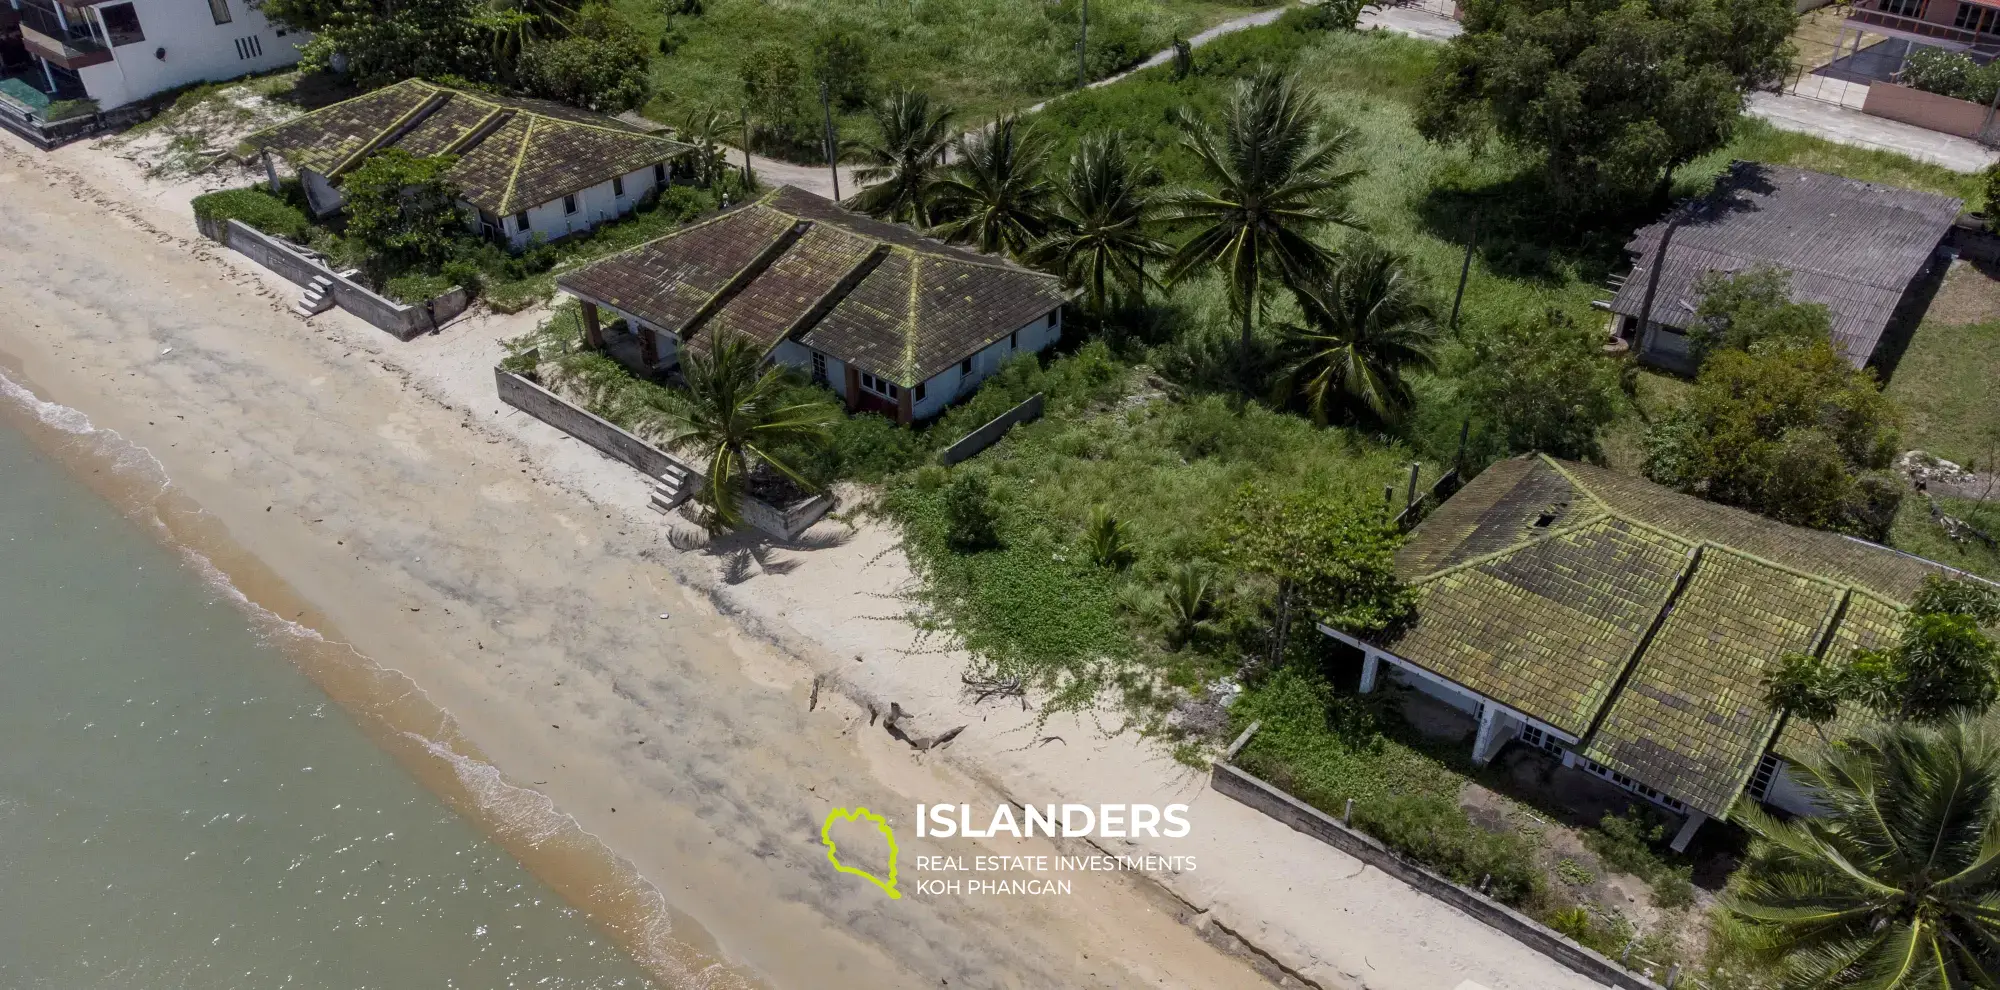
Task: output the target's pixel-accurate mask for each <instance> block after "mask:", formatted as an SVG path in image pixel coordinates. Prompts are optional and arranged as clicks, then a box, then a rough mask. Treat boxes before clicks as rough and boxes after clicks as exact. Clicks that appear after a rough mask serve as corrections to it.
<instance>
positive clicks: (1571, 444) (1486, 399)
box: [1447, 309, 1621, 461]
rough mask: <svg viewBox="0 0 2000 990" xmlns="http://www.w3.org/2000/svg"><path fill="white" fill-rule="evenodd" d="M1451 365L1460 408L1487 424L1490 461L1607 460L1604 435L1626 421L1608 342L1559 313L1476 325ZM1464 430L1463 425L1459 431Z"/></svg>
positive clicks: (1483, 440)
mask: <svg viewBox="0 0 2000 990" xmlns="http://www.w3.org/2000/svg"><path fill="white" fill-rule="evenodd" d="M1460 339H1461V343H1462V344H1463V346H1462V347H1461V348H1460V349H1459V351H1458V352H1457V353H1456V354H1455V355H1453V356H1452V358H1451V359H1450V360H1448V361H1447V366H1448V367H1449V369H1450V370H1451V372H1452V375H1451V379H1452V382H1453V383H1454V386H1453V387H1454V389H1455V391H1456V398H1457V400H1458V405H1459V406H1460V407H1461V410H1460V411H1462V412H1463V413H1464V414H1465V415H1467V416H1469V417H1471V419H1472V421H1473V422H1475V423H1477V424H1479V429H1480V431H1481V436H1480V438H1479V441H1478V442H1479V446H1480V448H1481V450H1482V451H1483V453H1484V454H1485V455H1486V456H1489V457H1504V456H1507V455H1511V454H1525V453H1533V452H1537V451H1539V452H1542V453H1547V454H1553V455H1555V456H1556V457H1565V458H1570V459H1572V460H1586V461H1595V460H1599V459H1601V458H1602V457H1603V454H1604V451H1603V448H1602V445H1601V444H1600V442H1599V433H1600V432H1601V431H1602V430H1603V429H1604V428H1605V427H1606V426H1609V425H1610V424H1611V423H1613V422H1614V421H1616V420H1617V419H1618V416H1619V412H1620V408H1621V403H1620V396H1619V393H1618V372H1617V370H1616V369H1615V368H1614V367H1613V366H1612V365H1611V364H1610V363H1608V362H1606V361H1605V360H1604V355H1603V353H1602V352H1601V350H1600V348H1599V342H1600V339H1601V338H1600V337H1599V335H1597V334H1595V333H1592V332H1591V331H1590V330H1588V329H1586V328H1584V327H1580V326H1578V325H1577V324H1576V321H1574V320H1572V319H1570V318H1569V316H1567V315H1566V314H1564V313H1563V312H1562V311H1561V310H1559V309H1550V310H1547V311H1545V312H1543V313H1542V314H1541V315H1540V316H1539V317H1537V318H1528V319H1518V320H1508V321H1506V322H1503V323H1499V324H1497V325H1492V326H1487V325H1472V326H1468V327H1466V328H1465V329H1464V330H1463V331H1461V333H1460ZM1454 425H1456V424H1454Z"/></svg>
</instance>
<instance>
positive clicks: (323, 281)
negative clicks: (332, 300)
mask: <svg viewBox="0 0 2000 990" xmlns="http://www.w3.org/2000/svg"><path fill="white" fill-rule="evenodd" d="M312 284H313V287H314V288H316V289H319V290H320V291H321V292H325V291H326V290H328V289H331V288H333V279H331V278H329V277H327V276H325V275H314V276H313V277H312Z"/></svg>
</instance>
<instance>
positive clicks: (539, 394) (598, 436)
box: [493, 367, 833, 540]
mask: <svg viewBox="0 0 2000 990" xmlns="http://www.w3.org/2000/svg"><path fill="white" fill-rule="evenodd" d="M493 385H494V388H495V389H496V390H497V391H498V392H499V393H500V401H502V402H505V403H507V404H508V405H510V406H513V407H514V408H516V409H519V410H521V411H522V412H524V413H527V414H528V415H530V416H533V417H535V418H536V419H539V420H541V421H542V422H544V423H547V424H549V425H550V426H553V427H555V428H556V429H558V430H561V431H563V432H564V433H567V434H569V435H570V436H573V437H575V438H577V439H578V440H581V441H583V442H584V443H587V444H589V445H590V446H591V447H593V448H595V449H596V450H597V452H598V453H601V454H603V455H604V456H606V457H609V458H611V459H612V460H614V461H620V462H623V463H625V464H629V465H631V466H632V467H633V468H636V469H637V470H638V471H639V473H640V474H643V475H645V476H646V477H648V478H654V479H657V478H659V477H661V476H663V475H667V474H674V475H677V476H682V477H685V478H687V479H688V481H689V483H690V484H693V485H696V486H697V487H698V486H699V485H700V483H701V480H702V474H701V472H700V471H696V470H695V469H694V468H692V467H690V466H688V464H687V463H686V462H685V461H682V460H681V459H680V458H678V457H675V456H674V455H672V454H669V453H667V452H666V451H664V450H661V449H660V448H658V447H655V446H653V445H652V444H650V443H647V442H646V441H644V440H641V439H639V438H638V437H637V436H635V435H633V434H631V433H628V432H626V431H625V430H624V429H623V428H622V427H620V426H619V425H618V424H616V423H613V422H611V421H610V420H608V419H605V418H603V417H602V416H599V415H597V414H596V413H593V412H591V411H590V410H588V409H585V408H583V407H582V406H579V405H576V404H575V403H572V402H570V401H569V400H568V399H565V398H563V397H562V396H560V395H557V394H555V393H554V392H551V391H549V390H548V389H545V388H543V387H541V386H540V385H537V384H535V383H534V382H531V381H529V380H527V379H526V378H523V377H521V376H520V375H517V374H514V373H513V372H511V371H508V370H507V369H505V368H500V367H495V368H494V369H493ZM738 508H739V509H741V510H742V512H743V520H744V521H745V522H747V523H749V524H750V525H752V526H754V527H756V528H757V529H758V530H760V531H762V532H764V533H766V534H768V535H771V536H775V537H777V538H779V539H781V540H789V539H793V538H795V537H797V536H798V535H799V534H800V533H803V532H805V531H806V528H807V527H809V526H811V525H812V524H813V523H816V522H818V521H819V518H820V517H821V516H824V515H826V514H827V511H828V510H830V509H832V508H833V498H832V497H831V496H828V495H816V496H813V497H812V498H808V499H806V500H804V501H802V502H799V503H797V504H796V505H793V506H791V507H790V508H788V509H779V508H778V507H776V506H774V505H771V504H770V503H767V502H764V501H761V500H758V499H754V498H751V497H750V496H748V495H745V496H743V498H742V500H741V502H740V503H739V505H738Z"/></svg>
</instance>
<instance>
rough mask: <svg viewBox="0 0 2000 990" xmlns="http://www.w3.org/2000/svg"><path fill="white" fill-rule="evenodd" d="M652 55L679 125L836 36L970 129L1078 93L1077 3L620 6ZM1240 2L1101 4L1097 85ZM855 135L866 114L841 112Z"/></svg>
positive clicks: (1120, 0)
mask: <svg viewBox="0 0 2000 990" xmlns="http://www.w3.org/2000/svg"><path fill="white" fill-rule="evenodd" d="M613 2H614V4H615V5H616V6H617V7H618V8H619V9H620V10H621V11H623V12H624V13H625V15H626V16H627V17H628V18H630V19H631V20H632V21H633V22H634V23H635V24H636V25H638V27H639V29H640V30H641V31H642V32H643V33H644V35H645V37H646V42H647V45H648V47H653V46H655V45H656V44H657V43H658V41H659V39H661V38H667V39H669V45H670V46H671V47H672V48H673V50H672V52H671V53H670V54H664V55H661V56H660V57H658V58H657V59H656V60H655V63H654V68H653V85H654V88H655V91H656V93H657V95H656V96H655V98H654V99H653V101H652V102H651V103H650V104H649V105H648V106H647V107H646V109H645V112H646V113H647V115H648V116H651V117H654V118H656V119H659V120H663V121H667V122H670V123H671V122H676V121H679V120H680V119H681V118H682V117H683V116H684V115H685V114H686V113H687V112H688V111H689V110H690V109H693V108H698V107H699V108H717V109H724V110H735V109H737V108H738V107H739V106H740V105H741V103H742V95H743V84H742V65H743V63H744V60H745V58H746V56H748V55H749V54H750V53H751V52H753V51H754V50H755V49H757V48H758V46H759V45H760V44H767V43H770V42H772V41H773V40H778V41H782V42H783V43H786V44H788V45H791V46H794V47H796V48H797V49H798V50H800V51H801V52H804V51H805V50H806V49H807V47H808V46H809V45H810V43H811V41H812V39H813V38H814V37H815V36H816V35H817V34H818V33H819V32H821V31H823V30H826V29H828V28H838V29H844V30H846V31H849V32H852V33H853V34H855V35H857V36H859V37H861V38H863V39H865V41H866V45H867V49H868V74H869V77H870V79H871V81H872V85H873V87H874V88H875V89H876V90H877V91H878V92H885V91H889V90H892V89H895V88H898V87H903V86H910V87H915V88H918V89H922V90H926V91H928V92H929V93H930V94H931V95H932V97H933V98H934V99H937V100H942V101H944V102H946V103H949V104H951V105H952V106H955V107H957V108H958V110H959V112H960V114H961V115H962V116H963V117H964V118H965V119H966V120H967V121H974V120H981V119H985V118H989V117H991V116H993V115H995V114H998V113H1001V112H1003V111H1005V110H1009V109H1020V108H1024V107H1027V106H1028V105H1030V104H1033V103H1035V102H1037V101H1039V100H1042V99H1046V98H1047V97H1049V96H1052V95H1054V94H1056V93H1060V92H1062V91H1064V90H1065V89H1068V88H1070V87H1072V86H1074V85H1075V84H1076V71H1077V69H1076V41H1077V33H1078V30H1077V26H1078V15H1079V13H1080V12H1079V10H1078V4H1077V0H1060V2H1055V3H1019V2H1013V0H856V2H850V3H840V4H827V3H810V2H806V0H705V2H704V4H703V8H704V9H703V12H702V13H701V14H699V15H694V16H690V15H673V14H667V13H664V12H663V5H662V4H660V3H658V2H656V0H613ZM1259 6H1269V4H1268V3H1266V4H1257V3H1252V2H1240V3H1239V2H1231V0H1093V2H1091V4H1090V56H1089V70H1090V75H1091V77H1092V78H1094V79H1095V78H1103V77H1105V76H1108V75H1111V74H1113V73H1115V72H1117V71H1119V70H1121V69H1124V68H1126V67H1128V66H1130V65H1132V64H1133V63H1136V62H1138V61H1140V60H1142V59H1144V58H1146V57H1147V56H1149V55H1151V54H1153V53H1154V52H1157V51H1160V50H1162V49H1164V48H1166V47H1168V46H1169V45H1171V44H1172V43H1173V39H1174V38H1175V37H1176V36H1179V37H1187V36H1189V35H1192V34H1194V33H1195V32H1198V31H1201V30H1202V29H1204V28H1207V27H1210V26H1213V25H1215V24H1217V23H1220V22H1222V21H1225V20H1229V19H1230V18H1233V17H1240V16H1242V15H1244V14H1248V13H1251V12H1254V11H1255V10H1256V9H1257V8H1258V7H1259ZM844 116H845V118H846V119H844V120H843V121H842V125H841V129H842V130H843V132H847V133H848V134H849V136H855V134H856V133H858V131H859V130H860V129H861V128H860V126H859V125H860V124H861V119H860V118H861V116H862V115H861V114H859V113H855V112H850V113H848V114H846V115H844Z"/></svg>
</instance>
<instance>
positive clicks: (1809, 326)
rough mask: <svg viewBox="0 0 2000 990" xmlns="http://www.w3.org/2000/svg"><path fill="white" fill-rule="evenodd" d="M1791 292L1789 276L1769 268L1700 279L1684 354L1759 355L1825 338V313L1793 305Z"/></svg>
mask: <svg viewBox="0 0 2000 990" xmlns="http://www.w3.org/2000/svg"><path fill="white" fill-rule="evenodd" d="M1791 288H1792V275H1791V273H1790V272H1788V271H1785V270H1784V269H1782V268H1774V267H1772V266H1769V265H1759V266H1757V267H1755V268H1752V269H1750V270H1748V271H1743V272H1737V273H1734V274H1725V273H1722V272H1709V273H1708V274H1706V275H1703V276H1702V277H1701V279H1700V280H1699V281H1698V282H1696V283H1695V291H1696V292H1699V293H1701V306H1700V307H1698V308H1697V309H1696V310H1695V311H1694V323H1693V324H1692V325H1690V326H1689V327H1688V330H1687V338H1688V348H1689V352H1690V353H1691V354H1692V355H1693V356H1694V358H1695V359H1696V360H1697V361H1699V360H1701V359H1703V358H1706V357H1707V356H1708V355H1709V354H1710V353H1711V352H1713V351H1717V350H1738V351H1762V350H1766V349H1769V348H1773V347H1796V346H1802V345H1809V344H1811V343H1813V342H1814V341H1818V340H1824V339H1826V338H1827V337H1828V336H1830V335H1831V332H1832V326H1833V322H1832V316H1831V314H1830V313H1828V312H1827V308H1826V307H1825V306H1822V305H1820V304H1818V303H1801V302H1793V301H1792V296H1791Z"/></svg>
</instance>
